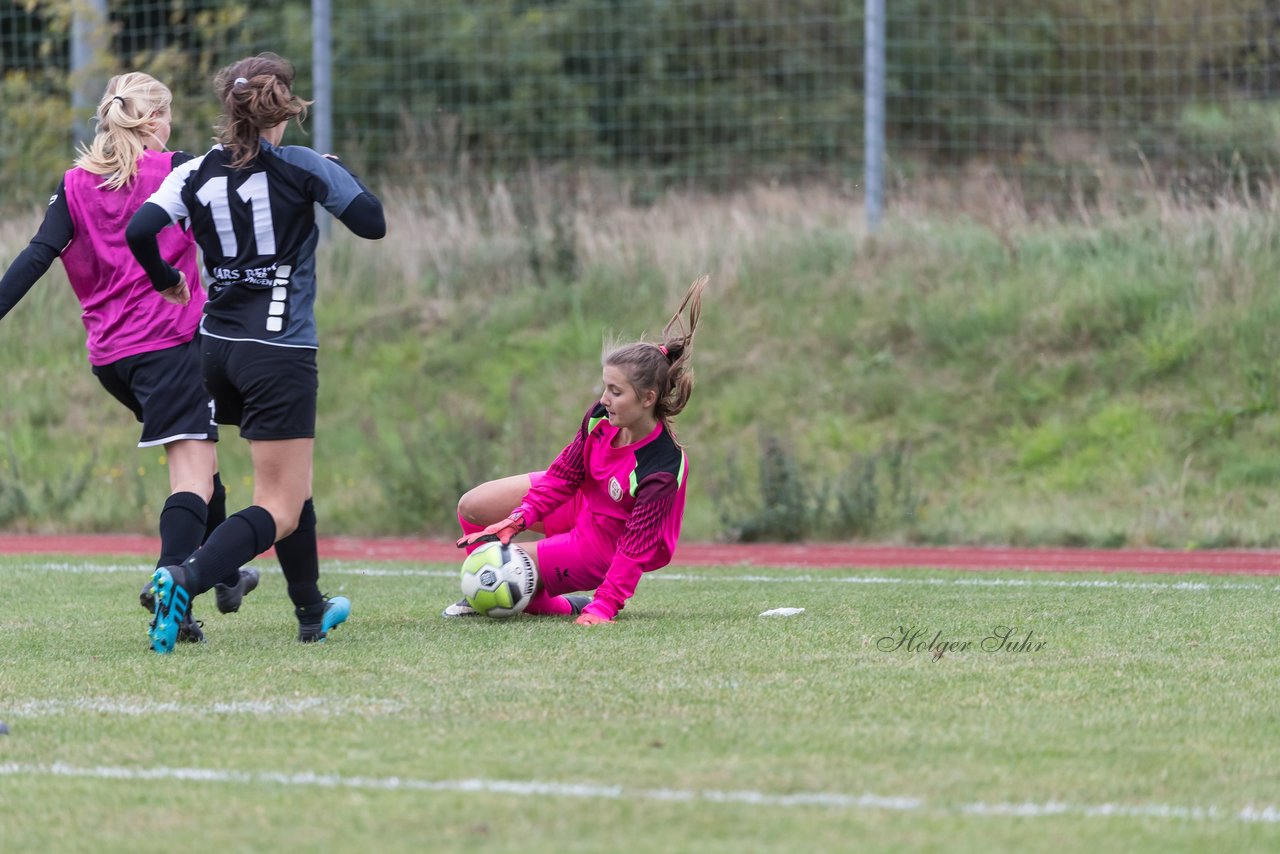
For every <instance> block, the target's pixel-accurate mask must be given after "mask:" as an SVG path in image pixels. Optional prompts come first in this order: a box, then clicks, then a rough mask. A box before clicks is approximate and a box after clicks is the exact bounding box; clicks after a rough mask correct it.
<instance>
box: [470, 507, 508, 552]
mask: <svg viewBox="0 0 1280 854" xmlns="http://www.w3.org/2000/svg"><path fill="white" fill-rule="evenodd" d="M524 529H525V524H524V514H523V513H521V512H520V511H519V510H514V511H512V513H511V515H510V516H508V517H507V518H505V519H503V520H502V521H501V522H494V523H493V524H492V525H490V526H489V527H487V528H485V529H484V530H483V531H476V532H475V533H472V534H466V535H465V536H462V537H460V538H459V539H458V542H457V543H456V544H455V545H457V547H458V548H460V549H465V548H466V547H467V546H471V545H475V544H476V543H492V542H495V541H496V542H499V543H502V544H503V545H504V546H505V545H506V544H507V543H509V542H511V538H512V537H514V536H515V535H516V534H518V533H520V532H521V531H523V530H524Z"/></svg>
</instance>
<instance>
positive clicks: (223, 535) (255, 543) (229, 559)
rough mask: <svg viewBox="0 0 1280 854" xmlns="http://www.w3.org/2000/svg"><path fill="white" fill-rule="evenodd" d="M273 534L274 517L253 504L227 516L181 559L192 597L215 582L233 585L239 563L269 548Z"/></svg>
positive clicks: (237, 578) (238, 571) (274, 527)
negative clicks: (201, 544)
mask: <svg viewBox="0 0 1280 854" xmlns="http://www.w3.org/2000/svg"><path fill="white" fill-rule="evenodd" d="M275 538H276V523H275V520H274V519H272V518H271V514H270V513H268V512H267V511H266V509H265V508H262V507H259V506H257V505H256V504H255V505H253V506H252V507H246V508H245V509H243V510H241V511H240V512H239V513H236V514H234V515H232V516H229V517H227V521H225V522H223V523H222V524H221V525H219V526H218V528H217V530H215V531H214V532H213V533H212V534H210V535H209V539H208V540H207V541H206V542H205V544H204V545H203V546H201V547H200V548H199V549H197V550H196V553H195V554H193V555H192V556H191V557H189V558H187V559H186V561H184V562H183V564H182V568H183V570H184V571H185V572H186V582H187V583H186V587H187V592H188V593H189V594H191V597H192V598H193V599H194V598H195V597H196V596H199V595H200V594H201V593H203V592H205V591H206V590H208V589H209V588H210V587H212V586H213V585H215V584H226V585H228V586H232V585H235V584H236V583H237V582H239V580H240V578H239V573H240V567H242V566H244V565H245V564H246V563H248V562H249V561H251V560H253V559H254V558H255V557H257V556H258V555H260V554H262V553H263V552H265V551H266V550H267V549H269V548H271V543H272V541H273V540H274V539H275Z"/></svg>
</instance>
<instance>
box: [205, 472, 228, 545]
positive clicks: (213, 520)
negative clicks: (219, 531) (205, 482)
mask: <svg viewBox="0 0 1280 854" xmlns="http://www.w3.org/2000/svg"><path fill="white" fill-rule="evenodd" d="M225 521H227V489H226V487H225V486H223V485H222V476H221V475H220V474H219V473H218V472H214V473H213V495H211V496H209V519H208V521H207V522H205V526H204V539H203V540H201V541H200V542H201V543H204V542H205V540H208V539H209V535H210V534H212V533H213V531H214V529H215V528H217V527H218V526H219V525H221V524H222V523H223V522H225Z"/></svg>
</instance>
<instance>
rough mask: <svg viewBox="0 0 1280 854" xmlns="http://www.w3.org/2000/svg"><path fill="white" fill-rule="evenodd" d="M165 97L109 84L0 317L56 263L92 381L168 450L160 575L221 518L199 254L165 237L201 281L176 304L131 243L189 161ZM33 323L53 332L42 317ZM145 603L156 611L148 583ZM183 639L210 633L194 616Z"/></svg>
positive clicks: (4, 293) (168, 250) (15, 266)
mask: <svg viewBox="0 0 1280 854" xmlns="http://www.w3.org/2000/svg"><path fill="white" fill-rule="evenodd" d="M172 100H173V97H172V95H171V94H170V92H169V89H168V88H167V87H166V86H165V85H164V84H163V83H161V82H160V81H158V80H156V79H155V78H154V77H152V76H151V75H149V74H143V73H141V72H136V71H135V72H130V73H128V74H120V75H117V76H116V77H113V78H111V80H110V81H109V82H108V84H107V89H106V92H105V93H104V94H103V96H102V100H101V101H100V102H99V103H98V110H97V128H96V132H95V134H94V138H93V141H92V142H90V143H89V145H87V146H82V147H81V149H80V151H79V156H78V157H77V158H76V161H75V165H74V166H73V168H71V169H70V170H68V171H67V173H66V174H65V175H64V176H63V179H62V182H61V183H60V184H59V185H58V189H57V191H55V192H54V194H53V197H52V198H51V199H50V200H49V206H48V208H47V209H46V210H45V215H44V220H43V222H42V223H41V225H40V228H39V230H38V231H37V232H36V235H35V237H33V238H32V239H31V242H30V243H29V244H28V245H27V247H26V248H25V249H24V250H23V251H22V252H21V253H20V254H19V255H18V257H17V258H16V259H14V261H13V263H12V264H11V265H10V266H9V268H8V269H7V270H6V271H5V273H4V277H3V278H0V318H4V316H5V315H7V314H8V313H9V311H10V310H11V309H12V308H13V307H14V306H15V305H16V304H17V303H18V302H19V301H20V300H21V299H22V298H23V297H24V296H26V294H27V293H28V291H30V290H31V288H32V287H33V286H34V285H35V283H36V282H37V281H39V280H40V278H41V277H43V276H44V274H45V273H46V272H47V271H48V269H49V267H50V266H52V264H53V261H54V259H55V258H59V257H60V258H61V259H62V264H63V266H64V267H65V268H66V273H67V279H68V280H69V281H70V283H71V288H72V290H74V291H75V294H76V297H77V299H79V301H80V305H81V307H82V312H81V320H82V321H83V323H84V326H85V331H86V333H87V341H86V347H87V348H88V351H89V364H90V367H91V368H92V370H93V374H94V376H96V377H97V378H98V381H99V382H100V383H101V384H102V386H103V388H105V389H106V390H107V391H108V392H109V393H110V394H111V396H112V397H114V398H115V399H116V400H118V401H119V402H120V403H122V404H123V405H124V406H126V407H127V408H128V409H129V410H130V411H132V412H133V414H134V417H136V418H137V420H138V421H140V422H141V423H142V435H141V437H140V439H139V441H138V447H140V448H147V447H154V446H160V447H163V448H164V451H165V456H166V463H167V468H168V471H169V491H170V494H169V497H168V499H167V500H166V501H165V503H164V507H163V508H162V509H161V511H160V520H159V527H160V557H159V560H158V561H157V563H156V565H157V566H166V565H168V564H171V563H177V562H180V561H182V560H183V559H185V558H186V557H187V556H188V555H190V554H191V553H192V552H193V551H195V550H196V549H197V548H198V547H199V546H200V544H201V543H202V542H203V541H204V539H205V537H206V536H207V535H208V533H209V532H210V531H212V530H213V528H215V527H216V526H217V525H218V523H220V522H221V521H222V520H223V519H224V518H225V517H226V492H225V490H224V489H223V486H222V482H221V479H220V478H219V477H218V473H217V471H218V468H217V466H218V463H217V452H216V450H215V447H216V446H215V443H216V442H217V440H218V428H217V425H216V424H214V423H213V411H212V402H211V400H210V397H209V394H208V393H207V392H206V391H205V390H204V386H203V384H202V382H201V379H200V362H199V351H198V344H197V343H196V340H195V333H196V330H197V326H198V324H199V322H200V309H201V306H202V305H203V303H204V299H205V293H204V289H203V288H201V287H200V286H199V282H200V276H199V267H198V264H197V260H196V246H195V242H194V241H193V240H192V239H191V236H190V235H189V234H187V233H186V232H185V231H183V230H182V229H180V228H171V229H168V230H167V231H166V233H165V234H164V235H163V236H162V239H161V243H162V246H163V252H164V255H165V257H166V258H167V259H169V261H170V263H172V264H173V265H174V266H175V267H177V268H178V269H181V270H183V271H184V272H185V274H186V276H187V280H188V281H190V282H193V283H195V284H194V286H193V288H192V291H191V300H190V302H189V303H188V304H186V305H184V306H178V305H174V304H172V303H170V302H168V301H166V300H165V299H164V297H163V296H161V295H160V294H157V293H156V292H155V289H154V288H152V287H151V282H150V281H149V280H148V278H147V276H146V274H145V273H144V272H143V270H142V268H141V267H140V266H139V265H138V262H137V261H136V260H134V257H133V254H132V253H131V252H130V251H129V246H128V244H127V242H126V240H125V229H126V227H127V225H128V224H129V220H130V218H131V217H132V216H133V214H134V213H135V212H136V211H137V210H138V208H139V207H141V206H142V204H143V203H144V202H145V201H146V200H147V198H148V197H149V196H150V195H151V194H152V193H153V192H155V190H156V189H157V188H158V187H159V186H160V184H161V183H162V182H163V181H164V178H165V177H166V176H167V175H168V174H169V172H170V171H171V170H172V169H173V168H174V167H175V166H177V165H178V164H180V163H182V162H184V161H186V160H190V159H191V157H190V155H186V154H182V153H181V152H171V151H168V150H167V146H168V142H169V132H170V127H171V125H170V123H171V121H172V115H171V111H170V108H171V103H172ZM31 322H32V323H46V322H47V320H46V319H45V318H43V317H41V318H36V317H32V318H31ZM257 580H258V579H257V574H256V571H252V570H251V571H247V572H245V573H243V574H242V576H241V578H240V579H239V582H238V583H237V584H235V586H223V587H221V588H219V589H218V590H217V591H216V593H217V602H218V610H220V611H222V612H224V613H226V612H229V611H234V610H236V609H237V608H239V606H240V599H241V597H242V596H243V595H244V593H247V592H248V591H249V590H252V589H253V587H255V586H256V585H257ZM140 598H141V601H142V605H143V607H144V608H151V607H152V602H153V592H152V590H151V582H150V580H148V581H147V583H146V585H145V586H144V587H143V590H142V595H141V597H140ZM180 636H181V639H182V640H184V641H193V642H194V641H200V640H203V638H204V634H203V632H202V631H201V629H200V625H199V623H197V622H196V621H195V620H194V619H193V618H192V617H191V616H190V614H188V616H187V619H186V620H185V621H184V622H183V624H182V628H181V631H180Z"/></svg>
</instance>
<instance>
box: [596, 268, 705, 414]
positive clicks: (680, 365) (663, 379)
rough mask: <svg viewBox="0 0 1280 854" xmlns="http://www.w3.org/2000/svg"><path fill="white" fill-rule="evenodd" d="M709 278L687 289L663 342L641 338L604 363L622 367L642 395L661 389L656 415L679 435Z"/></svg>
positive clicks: (612, 354) (664, 329)
mask: <svg viewBox="0 0 1280 854" xmlns="http://www.w3.org/2000/svg"><path fill="white" fill-rule="evenodd" d="M708 281H709V279H708V277H707V276H702V277H701V278H699V279H698V280H697V281H695V282H694V283H693V284H692V285H690V286H689V290H688V291H686V292H685V295H684V299H683V300H681V302H680V307H679V308H677V309H676V313H675V314H673V315H672V316H671V319H670V320H669V321H667V325H666V326H665V327H663V330H662V343H661V344H651V343H648V342H644V341H639V342H636V343H634V344H626V345H624V346H622V347H618V348H616V349H614V350H612V351H610V352H609V354H608V355H607V356H605V359H604V363H605V364H606V365H613V366H615V367H619V368H622V369H623V370H625V371H626V372H627V376H628V377H629V378H630V379H631V384H632V385H633V386H635V389H636V392H637V393H639V394H640V396H641V397H643V396H644V394H645V393H646V392H648V391H649V390H650V389H652V390H654V391H656V392H657V403H655V404H654V407H653V414H654V416H655V417H656V418H657V419H658V420H659V421H661V422H662V423H663V425H664V426H665V427H666V428H667V430H668V431H670V432H671V434H672V435H673V436H674V435H675V430H674V429H673V426H672V421H673V420H674V419H675V417H676V416H677V415H679V414H680V412H681V411H682V410H683V409H684V407H685V405H686V404H687V403H688V402H689V397H690V395H692V394H693V366H692V364H691V359H692V356H693V336H694V333H695V332H696V331H697V328H698V318H699V317H700V316H701V314H702V292H703V290H704V289H705V288H706V286H707V282H708Z"/></svg>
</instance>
